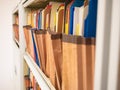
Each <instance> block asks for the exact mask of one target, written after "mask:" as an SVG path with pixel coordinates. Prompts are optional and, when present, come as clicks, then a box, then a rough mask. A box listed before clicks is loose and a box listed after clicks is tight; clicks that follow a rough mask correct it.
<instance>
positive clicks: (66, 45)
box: [62, 34, 95, 90]
mask: <svg viewBox="0 0 120 90" xmlns="http://www.w3.org/2000/svg"><path fill="white" fill-rule="evenodd" d="M94 42H95V39H86V38H84V37H81V36H72V35H65V34H64V35H63V67H62V90H93V89H89V88H91V87H92V86H93V72H94V65H93V63H94V55H95V52H94V46H95V45H94Z"/></svg>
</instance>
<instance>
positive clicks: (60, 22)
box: [56, 4, 65, 33]
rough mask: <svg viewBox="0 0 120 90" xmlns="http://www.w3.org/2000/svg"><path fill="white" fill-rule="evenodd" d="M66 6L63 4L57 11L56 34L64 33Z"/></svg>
mask: <svg viewBox="0 0 120 90" xmlns="http://www.w3.org/2000/svg"><path fill="white" fill-rule="evenodd" d="M64 8H65V6H64V4H61V5H60V6H59V8H58V11H57V15H56V17H57V19H58V20H57V21H56V32H58V33H62V32H63V29H64Z"/></svg>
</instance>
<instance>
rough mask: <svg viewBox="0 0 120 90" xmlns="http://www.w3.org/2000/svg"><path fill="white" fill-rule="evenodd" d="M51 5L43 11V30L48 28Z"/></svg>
mask: <svg viewBox="0 0 120 90" xmlns="http://www.w3.org/2000/svg"><path fill="white" fill-rule="evenodd" d="M51 8H52V5H48V6H47V7H46V8H45V10H44V29H48V28H50V15H51Z"/></svg>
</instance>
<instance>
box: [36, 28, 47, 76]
mask: <svg viewBox="0 0 120 90" xmlns="http://www.w3.org/2000/svg"><path fill="white" fill-rule="evenodd" d="M45 34H46V31H45V30H35V31H34V38H35V43H36V48H37V53H38V57H39V60H40V64H41V67H40V68H41V69H42V71H43V72H44V73H45V74H46V43H45Z"/></svg>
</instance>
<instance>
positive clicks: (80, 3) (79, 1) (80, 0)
mask: <svg viewBox="0 0 120 90" xmlns="http://www.w3.org/2000/svg"><path fill="white" fill-rule="evenodd" d="M83 5H84V0H74V2H73V4H72V5H71V7H70V22H69V34H73V21H74V8H75V7H81V6H83Z"/></svg>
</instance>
